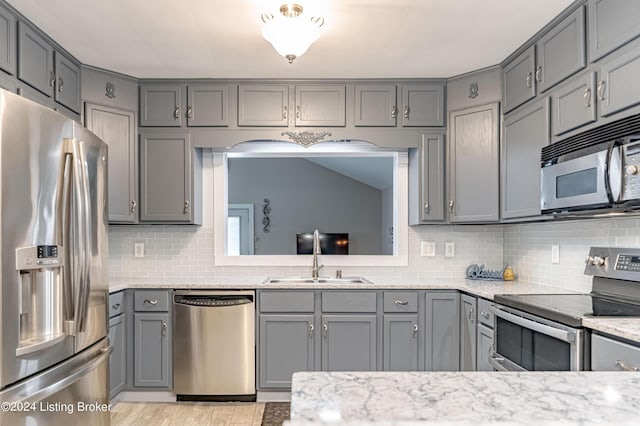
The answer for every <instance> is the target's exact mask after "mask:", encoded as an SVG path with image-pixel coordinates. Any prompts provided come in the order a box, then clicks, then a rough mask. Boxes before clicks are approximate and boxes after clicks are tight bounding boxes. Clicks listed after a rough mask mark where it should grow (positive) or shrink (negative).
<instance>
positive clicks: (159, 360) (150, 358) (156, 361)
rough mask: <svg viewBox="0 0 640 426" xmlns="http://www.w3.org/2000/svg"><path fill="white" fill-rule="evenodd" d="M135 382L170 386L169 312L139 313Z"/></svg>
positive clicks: (136, 334)
mask: <svg viewBox="0 0 640 426" xmlns="http://www.w3.org/2000/svg"><path fill="white" fill-rule="evenodd" d="M133 320H134V336H135V339H134V343H133V362H134V366H133V385H134V386H139V387H168V386H169V385H170V384H171V382H170V380H169V378H170V374H171V368H170V367H171V364H170V359H169V356H170V352H171V351H170V349H171V347H170V344H171V336H170V335H169V334H170V329H169V314H168V313H135V314H134V315H133Z"/></svg>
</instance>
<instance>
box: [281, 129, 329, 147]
mask: <svg viewBox="0 0 640 426" xmlns="http://www.w3.org/2000/svg"><path fill="white" fill-rule="evenodd" d="M281 135H282V136H289V139H291V140H292V141H294V142H295V143H297V144H298V145H302V146H303V147H305V148H308V147H310V146H311V145H315V144H317V143H319V142H322V139H324V138H325V137H327V136H331V132H310V131H308V130H305V131H303V132H282V133H281Z"/></svg>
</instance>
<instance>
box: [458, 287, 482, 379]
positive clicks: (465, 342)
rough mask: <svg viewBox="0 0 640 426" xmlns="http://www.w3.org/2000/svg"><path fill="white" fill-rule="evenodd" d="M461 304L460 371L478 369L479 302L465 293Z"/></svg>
mask: <svg viewBox="0 0 640 426" xmlns="http://www.w3.org/2000/svg"><path fill="white" fill-rule="evenodd" d="M460 305H461V306H460V371H476V351H477V348H476V335H477V328H476V321H477V310H478V307H477V305H478V303H477V300H476V298H475V297H473V296H469V295H466V294H463V295H462V297H461V298H460Z"/></svg>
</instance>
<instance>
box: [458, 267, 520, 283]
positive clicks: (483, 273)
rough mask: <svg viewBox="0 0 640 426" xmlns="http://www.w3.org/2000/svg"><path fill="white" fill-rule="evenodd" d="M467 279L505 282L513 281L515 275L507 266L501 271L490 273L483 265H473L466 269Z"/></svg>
mask: <svg viewBox="0 0 640 426" xmlns="http://www.w3.org/2000/svg"><path fill="white" fill-rule="evenodd" d="M467 278H469V279H471V280H505V281H513V280H514V279H515V274H514V273H513V269H511V267H509V266H507V267H505V268H504V269H502V270H500V271H499V270H495V271H492V270H490V269H484V264H483V265H477V264H473V265H470V266H469V267H468V268H467Z"/></svg>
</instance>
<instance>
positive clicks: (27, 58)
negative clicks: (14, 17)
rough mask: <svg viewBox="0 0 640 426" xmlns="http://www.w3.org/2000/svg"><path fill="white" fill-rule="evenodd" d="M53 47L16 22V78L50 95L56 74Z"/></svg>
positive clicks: (25, 26) (28, 28)
mask: <svg viewBox="0 0 640 426" xmlns="http://www.w3.org/2000/svg"><path fill="white" fill-rule="evenodd" d="M53 67H54V64H53V47H52V46H51V45H50V44H49V43H48V42H47V41H46V40H45V39H43V38H42V37H41V36H40V35H39V34H38V33H36V32H35V31H34V30H32V29H31V28H30V27H28V26H27V25H25V24H23V23H22V22H20V23H18V78H19V79H20V80H22V81H23V82H25V83H27V84H28V85H30V86H31V87H33V88H34V89H36V90H38V91H40V92H41V93H42V94H44V95H46V96H49V97H52V95H53V87H54V85H55V82H56V74H55V71H54V68H53Z"/></svg>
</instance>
